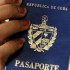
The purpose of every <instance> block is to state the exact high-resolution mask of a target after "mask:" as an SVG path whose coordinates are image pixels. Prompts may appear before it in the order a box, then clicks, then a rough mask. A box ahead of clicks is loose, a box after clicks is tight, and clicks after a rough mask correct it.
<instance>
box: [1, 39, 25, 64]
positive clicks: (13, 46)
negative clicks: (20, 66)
mask: <svg viewBox="0 0 70 70" xmlns="http://www.w3.org/2000/svg"><path fill="white" fill-rule="evenodd" d="M24 42H25V40H24V39H22V38H20V39H16V40H11V41H8V42H6V43H5V44H3V45H2V46H0V62H2V63H0V64H1V65H4V64H5V63H6V61H7V59H8V57H9V56H11V55H12V54H13V53H15V52H16V51H18V50H19V49H20V48H21V47H22V45H23V43H24Z"/></svg>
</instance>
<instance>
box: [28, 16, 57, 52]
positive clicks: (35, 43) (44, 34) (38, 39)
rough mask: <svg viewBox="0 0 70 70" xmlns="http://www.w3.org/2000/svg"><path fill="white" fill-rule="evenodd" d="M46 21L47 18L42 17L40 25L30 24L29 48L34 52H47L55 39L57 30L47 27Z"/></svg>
mask: <svg viewBox="0 0 70 70" xmlns="http://www.w3.org/2000/svg"><path fill="white" fill-rule="evenodd" d="M46 19H47V16H45V15H44V16H43V17H42V24H39V25H37V24H31V26H30V29H29V31H28V39H29V44H30V48H32V49H34V51H38V52H44V50H49V48H50V47H52V45H53V43H54V41H55V39H56V36H57V28H56V27H52V26H48V25H47V24H46Z"/></svg>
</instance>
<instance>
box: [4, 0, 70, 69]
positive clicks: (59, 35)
mask: <svg viewBox="0 0 70 70" xmlns="http://www.w3.org/2000/svg"><path fill="white" fill-rule="evenodd" d="M22 6H23V7H25V8H27V10H28V13H27V15H26V16H25V17H24V18H22V19H25V20H31V25H30V28H29V29H28V30H27V31H24V32H22V33H20V34H19V35H20V36H22V37H24V38H25V39H26V42H25V43H24V44H23V48H22V49H20V50H19V51H18V52H17V53H15V54H14V55H13V56H11V57H10V58H9V60H8V62H7V64H6V67H5V70H68V67H69V65H68V64H69V53H70V31H69V30H70V0H23V3H22Z"/></svg>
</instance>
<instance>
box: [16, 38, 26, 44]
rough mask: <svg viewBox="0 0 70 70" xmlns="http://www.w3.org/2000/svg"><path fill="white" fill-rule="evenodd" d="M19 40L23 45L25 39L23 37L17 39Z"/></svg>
mask: <svg viewBox="0 0 70 70" xmlns="http://www.w3.org/2000/svg"><path fill="white" fill-rule="evenodd" d="M17 42H18V44H19V45H22V44H23V43H24V42H25V40H24V39H23V38H19V39H17Z"/></svg>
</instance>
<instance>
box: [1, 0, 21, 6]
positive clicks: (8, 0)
mask: <svg viewBox="0 0 70 70" xmlns="http://www.w3.org/2000/svg"><path fill="white" fill-rule="evenodd" d="M12 3H13V4H16V5H20V4H21V3H22V0H0V5H5V4H12Z"/></svg>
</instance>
